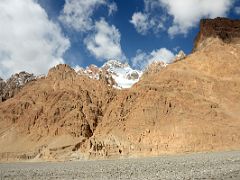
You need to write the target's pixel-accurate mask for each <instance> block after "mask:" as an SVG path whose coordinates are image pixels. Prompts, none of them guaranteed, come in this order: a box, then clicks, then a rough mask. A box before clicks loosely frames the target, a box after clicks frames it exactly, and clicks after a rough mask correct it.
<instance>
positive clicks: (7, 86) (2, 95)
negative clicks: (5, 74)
mask: <svg viewBox="0 0 240 180" xmlns="http://www.w3.org/2000/svg"><path fill="white" fill-rule="evenodd" d="M33 80H35V76H34V75H33V74H29V73H27V72H20V73H16V74H14V75H12V76H11V77H10V78H9V79H8V80H7V81H6V82H5V81H4V80H3V79H1V78H0V102H3V101H5V100H7V99H9V98H12V97H13V96H14V95H15V94H17V93H18V92H19V91H20V89H21V88H22V87H23V86H25V85H26V84H27V83H28V82H30V81H33Z"/></svg>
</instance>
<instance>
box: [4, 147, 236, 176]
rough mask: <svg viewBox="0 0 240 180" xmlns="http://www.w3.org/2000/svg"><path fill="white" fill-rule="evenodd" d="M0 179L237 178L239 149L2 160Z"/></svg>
mask: <svg viewBox="0 0 240 180" xmlns="http://www.w3.org/2000/svg"><path fill="white" fill-rule="evenodd" d="M0 179H1V180H5V179H11V180H12V179H32V180H35V179H43V180H47V179H224V180H225V179H234V180H239V179H240V151H231V152H217V153H196V154H187V155H174V156H161V157H155V158H141V159H124V160H105V161H81V162H61V163H3V164H0Z"/></svg>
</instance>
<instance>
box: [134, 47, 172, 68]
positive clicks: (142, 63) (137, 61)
mask: <svg viewBox="0 0 240 180" xmlns="http://www.w3.org/2000/svg"><path fill="white" fill-rule="evenodd" d="M174 57H175V56H174V54H173V53H172V52H171V51H170V50H168V49H166V48H161V49H157V50H153V51H152V52H151V53H146V52H143V51H141V50H137V54H136V56H135V57H134V58H132V60H131V61H132V64H133V66H134V67H135V68H138V69H144V68H146V67H147V66H148V65H149V64H151V63H152V62H156V61H162V62H164V63H166V64H169V63H171V62H172V60H173V58H174Z"/></svg>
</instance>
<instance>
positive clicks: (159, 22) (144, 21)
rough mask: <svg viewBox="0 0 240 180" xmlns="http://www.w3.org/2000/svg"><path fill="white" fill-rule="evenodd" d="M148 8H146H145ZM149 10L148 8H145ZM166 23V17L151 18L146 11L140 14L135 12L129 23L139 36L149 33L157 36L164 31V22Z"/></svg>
mask: <svg viewBox="0 0 240 180" xmlns="http://www.w3.org/2000/svg"><path fill="white" fill-rule="evenodd" d="M147 7H148V6H147ZM145 9H150V7H148V8H145ZM165 21H166V16H165V15H161V16H152V14H151V13H149V12H148V11H147V10H146V11H145V12H144V13H142V12H135V13H134V14H133V15H132V19H131V20H130V23H132V24H133V25H134V27H135V29H136V31H137V32H138V33H139V34H142V35H146V34H147V33H148V32H149V31H152V32H153V33H155V34H157V33H159V31H160V30H164V29H165V27H164V22H165Z"/></svg>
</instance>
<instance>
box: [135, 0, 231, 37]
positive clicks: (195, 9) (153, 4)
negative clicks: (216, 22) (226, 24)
mask: <svg viewBox="0 0 240 180" xmlns="http://www.w3.org/2000/svg"><path fill="white" fill-rule="evenodd" d="M233 3H234V1H233V0H144V5H145V8H144V13H143V14H145V15H147V17H148V20H146V21H144V22H151V21H152V19H155V20H154V22H156V23H152V24H150V23H148V26H147V27H148V29H147V31H149V30H151V29H160V30H161V28H159V27H158V25H159V24H164V23H165V22H166V19H165V20H162V19H161V16H160V15H159V14H160V13H159V12H161V13H163V12H166V13H167V15H168V17H172V18H173V22H172V24H171V25H170V27H168V33H169V35H170V36H174V35H176V34H185V35H186V34H187V33H188V31H189V30H190V29H191V28H193V27H196V26H197V25H198V23H199V20H200V19H201V18H208V17H209V18H215V17H218V16H226V14H227V13H228V11H229V10H230V9H231V7H232V5H233ZM134 15H135V13H134ZM134 15H133V17H134ZM132 20H133V18H132ZM142 22H143V21H142ZM135 24H136V23H135ZM135 24H134V25H135ZM135 27H136V29H137V30H138V27H139V26H136V25H135ZM160 27H164V25H161V26H160ZM162 29H163V30H164V28H162ZM138 32H139V31H138ZM140 33H141V31H140ZM145 33H146V32H145Z"/></svg>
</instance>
